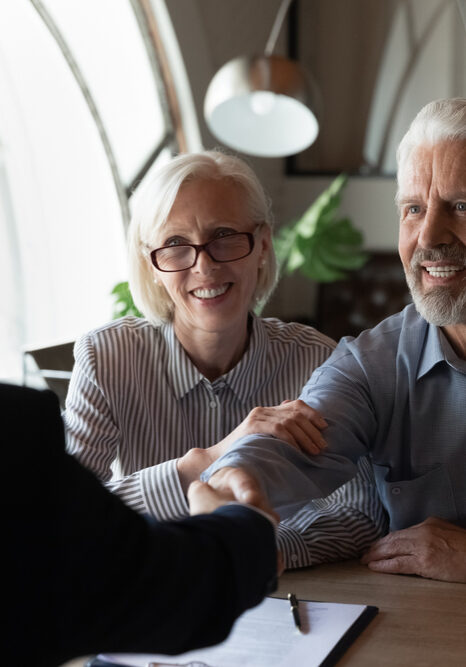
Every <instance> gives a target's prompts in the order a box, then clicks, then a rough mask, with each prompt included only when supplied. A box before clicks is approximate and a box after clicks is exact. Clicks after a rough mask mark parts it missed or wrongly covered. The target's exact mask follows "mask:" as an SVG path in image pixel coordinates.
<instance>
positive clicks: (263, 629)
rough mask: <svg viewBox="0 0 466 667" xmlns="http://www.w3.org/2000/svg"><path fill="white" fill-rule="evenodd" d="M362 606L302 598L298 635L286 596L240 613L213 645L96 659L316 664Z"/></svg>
mask: <svg viewBox="0 0 466 667" xmlns="http://www.w3.org/2000/svg"><path fill="white" fill-rule="evenodd" d="M366 609H367V607H366V606H365V605H352V604H336V603H325V602H306V601H304V602H303V601H300V602H299V613H300V616H301V622H302V630H303V632H302V633H301V632H299V631H298V630H297V629H296V627H295V625H294V622H293V616H292V614H291V610H290V604H289V602H288V600H281V599H277V598H266V599H265V600H264V601H263V602H262V603H261V604H260V605H259V606H257V607H255V608H254V609H251V610H249V611H247V612H246V613H245V614H243V615H242V616H241V617H240V618H239V619H238V620H237V621H236V623H235V625H234V626H233V629H232V631H231V633H230V635H229V637H228V638H227V639H226V640H225V641H224V642H222V643H221V644H218V645H217V646H212V647H210V648H205V649H199V650H196V651H189V652H187V653H183V654H181V655H178V656H166V655H156V654H142V653H139V654H130V653H118V654H101V655H99V658H101V659H102V660H106V661H108V662H109V663H110V664H112V663H113V664H114V665H126V666H129V667H148V665H150V664H151V663H154V664H155V665H186V664H189V663H192V662H194V663H199V662H200V663H204V664H205V665H207V667H274V666H275V665H276V666H277V667H300V666H301V665H303V667H304V666H305V667H318V665H320V664H321V663H322V662H323V661H324V660H325V658H326V657H327V656H328V655H329V653H330V652H331V651H332V650H333V648H334V647H335V646H336V645H337V644H338V642H339V641H340V639H341V638H342V637H343V635H344V634H345V633H346V632H347V630H348V629H349V628H351V626H352V625H353V623H354V622H355V621H356V620H357V619H358V618H359V617H360V616H361V615H362V614H363V612H365V610H366ZM374 613H375V612H374ZM196 667H197V665H196Z"/></svg>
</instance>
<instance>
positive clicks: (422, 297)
mask: <svg viewBox="0 0 466 667" xmlns="http://www.w3.org/2000/svg"><path fill="white" fill-rule="evenodd" d="M441 260H453V261H458V260H459V261H460V264H461V263H463V265H465V266H466V249H465V247H464V246H460V245H458V246H447V247H445V249H442V250H440V249H435V250H424V251H422V250H419V249H418V250H417V251H416V252H415V253H414V255H413V258H412V260H411V263H410V267H409V270H408V271H405V274H406V282H407V283H408V287H409V290H410V292H411V296H412V297H413V301H414V305H415V306H416V310H417V311H418V313H419V314H420V315H421V316H422V317H423V318H424V319H425V320H427V321H428V322H430V323H431V324H434V325H436V326H438V327H445V326H448V325H452V324H466V279H464V278H463V283H462V289H461V290H460V291H459V293H453V291H452V289H451V288H450V287H448V286H446V285H443V286H439V287H432V289H430V290H428V291H426V292H425V291H424V288H423V287H422V271H423V269H422V268H420V262H421V261H441ZM457 290H458V287H457V286H456V288H455V292H456V291H457Z"/></svg>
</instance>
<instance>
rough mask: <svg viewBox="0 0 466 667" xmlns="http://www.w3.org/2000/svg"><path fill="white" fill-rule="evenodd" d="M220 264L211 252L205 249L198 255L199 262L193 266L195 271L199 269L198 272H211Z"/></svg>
mask: <svg viewBox="0 0 466 667" xmlns="http://www.w3.org/2000/svg"><path fill="white" fill-rule="evenodd" d="M218 266H219V265H218V262H216V261H215V260H213V259H212V257H211V256H210V255H209V253H208V252H207V251H206V250H205V249H203V250H201V251H200V252H199V254H198V256H197V262H196V264H195V265H194V266H193V271H197V272H198V273H210V272H211V271H212V270H214V269H216V268H217V267H218Z"/></svg>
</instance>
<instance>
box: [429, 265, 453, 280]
mask: <svg viewBox="0 0 466 667" xmlns="http://www.w3.org/2000/svg"><path fill="white" fill-rule="evenodd" d="M424 268H425V270H426V271H427V273H428V274H429V275H430V276H433V277H434V278H450V276H452V275H453V274H454V273H455V272H456V271H461V270H462V269H461V267H459V266H426V267H424Z"/></svg>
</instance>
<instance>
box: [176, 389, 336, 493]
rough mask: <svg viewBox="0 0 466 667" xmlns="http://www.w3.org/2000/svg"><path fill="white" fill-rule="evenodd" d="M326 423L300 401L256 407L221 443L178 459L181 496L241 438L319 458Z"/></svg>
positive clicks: (193, 450)
mask: <svg viewBox="0 0 466 667" xmlns="http://www.w3.org/2000/svg"><path fill="white" fill-rule="evenodd" d="M326 426H327V422H326V421H325V419H323V418H322V416H321V415H320V413H319V412H318V411H317V410H314V409H313V408H311V407H310V406H309V405H308V404H307V403H305V402H304V401H301V400H299V399H298V400H294V401H283V402H282V403H281V404H280V405H276V406H271V407H257V408H254V409H253V410H251V412H250V413H249V414H248V416H247V417H246V419H244V420H243V421H242V422H241V424H239V425H238V426H237V427H236V428H235V429H234V431H232V432H231V433H230V434H229V435H227V436H226V437H225V438H223V440H221V441H220V442H218V443H217V444H216V445H213V446H212V447H208V448H207V449H199V448H194V449H190V450H189V451H188V452H187V453H186V454H185V455H184V456H183V457H181V458H180V459H178V462H177V470H178V476H179V478H180V482H181V486H182V488H183V492H184V494H185V495H186V494H187V491H188V487H189V485H190V484H191V482H193V481H194V480H196V479H199V476H200V474H201V472H202V471H203V470H205V469H206V468H208V467H209V466H210V465H211V464H212V463H213V462H214V461H216V460H217V459H218V458H220V456H222V455H223V454H225V452H227V451H228V450H229V448H230V447H231V445H232V444H233V443H234V442H236V441H237V440H239V439H240V438H242V437H243V436H245V435H251V434H253V433H261V434H263V435H271V436H273V437H275V438H278V439H279V440H284V441H285V442H287V443H288V444H289V445H291V446H292V447H295V448H296V449H299V450H302V451H303V452H305V453H306V454H310V455H315V454H319V453H320V452H321V451H322V449H323V448H324V447H325V446H326V442H325V440H324V438H323V436H322V433H321V431H322V430H323V429H325V427H326Z"/></svg>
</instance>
